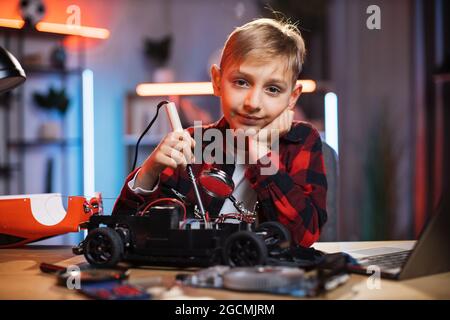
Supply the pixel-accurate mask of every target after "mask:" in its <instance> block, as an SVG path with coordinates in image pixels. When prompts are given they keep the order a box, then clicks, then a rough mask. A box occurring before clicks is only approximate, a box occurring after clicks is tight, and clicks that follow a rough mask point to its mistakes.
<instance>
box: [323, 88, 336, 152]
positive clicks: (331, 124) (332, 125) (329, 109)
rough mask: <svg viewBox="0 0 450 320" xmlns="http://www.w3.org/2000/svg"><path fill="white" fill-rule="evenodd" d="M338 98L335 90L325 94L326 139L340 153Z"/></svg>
mask: <svg viewBox="0 0 450 320" xmlns="http://www.w3.org/2000/svg"><path fill="white" fill-rule="evenodd" d="M338 128H339V127H338V99H337V95H336V94H335V93H333V92H328V93H327V94H326V95H325V141H326V142H327V143H328V144H329V145H330V146H331V147H332V148H333V149H334V150H335V151H336V153H338V154H339V143H338V142H339V141H338Z"/></svg>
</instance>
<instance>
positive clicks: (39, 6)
mask: <svg viewBox="0 0 450 320" xmlns="http://www.w3.org/2000/svg"><path fill="white" fill-rule="evenodd" d="M19 8H20V14H21V16H22V19H23V20H24V21H25V24H26V25H28V26H32V27H34V26H35V25H36V23H38V22H39V21H41V20H42V18H43V17H44V15H45V6H44V3H43V2H42V0H21V1H20V4H19Z"/></svg>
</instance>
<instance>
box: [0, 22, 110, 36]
mask: <svg viewBox="0 0 450 320" xmlns="http://www.w3.org/2000/svg"><path fill="white" fill-rule="evenodd" d="M24 24H25V22H24V21H23V20H20V19H3V18H0V27H6V28H13V29H22V27H23V25H24ZM36 30H38V31H41V32H52V33H59V34H67V35H74V36H82V37H86V38H96V39H108V38H109V30H108V29H103V28H93V27H84V26H73V25H67V24H62V23H52V22H39V23H38V24H37V25H36Z"/></svg>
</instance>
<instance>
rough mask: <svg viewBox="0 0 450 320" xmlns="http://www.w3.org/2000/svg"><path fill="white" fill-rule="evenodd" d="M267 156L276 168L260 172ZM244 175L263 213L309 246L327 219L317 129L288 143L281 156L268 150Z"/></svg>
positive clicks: (300, 242)
mask: <svg viewBox="0 0 450 320" xmlns="http://www.w3.org/2000/svg"><path fill="white" fill-rule="evenodd" d="M269 160H270V161H271V162H270V163H271V164H272V163H275V164H276V165H277V169H278V170H277V171H276V173H274V174H269V175H263V174H261V172H262V171H261V168H262V167H264V166H263V164H267V163H269V162H268V161H269ZM265 167H267V166H265ZM245 176H246V178H247V179H248V180H249V181H250V183H251V185H252V188H253V189H254V190H255V191H256V193H257V194H258V200H259V201H260V205H261V206H260V207H261V210H262V213H263V214H264V216H265V217H266V218H267V219H269V220H272V221H279V222H281V223H282V224H284V225H285V226H286V227H287V228H288V229H289V230H290V232H291V235H292V237H293V241H294V242H295V243H297V244H299V245H301V246H304V247H309V246H311V245H312V244H313V243H314V242H315V241H317V240H318V239H319V235H320V229H321V228H322V226H323V225H324V223H325V222H326V220H327V212H326V192H327V180H326V175H325V167H324V161H323V156H322V141H321V139H320V135H319V133H318V132H317V130H315V129H313V128H311V130H309V133H308V135H307V136H306V138H305V139H304V142H303V143H290V144H289V145H288V146H287V151H286V154H285V155H283V156H282V157H280V155H278V154H276V153H275V152H274V151H271V152H270V153H269V154H267V155H266V156H265V157H263V158H261V159H260V160H259V161H258V162H257V163H256V164H251V165H249V166H248V167H247V169H246V173H245Z"/></svg>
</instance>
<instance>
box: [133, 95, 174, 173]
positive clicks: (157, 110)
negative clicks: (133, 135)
mask: <svg viewBox="0 0 450 320" xmlns="http://www.w3.org/2000/svg"><path fill="white" fill-rule="evenodd" d="M166 103H169V101H166V100H164V101H161V102H160V103H158V105H157V106H156V114H155V116H154V117H153V119H152V121H150V123H149V124H148V126H147V128H145V130H144V132H142V134H141V136H140V137H139V139H138V141H137V142H136V148H135V150H134V161H133V169H132V170H131V171H134V169H135V168H136V162H137V157H138V149H139V143H140V142H141V140H142V138H143V137H144V136H145V134H146V133H147V132H148V130H150V128H151V127H152V125H153V123H154V122H155V120H156V118H157V117H158V113H159V109H161V107H162V106H163V105H165V104H166Z"/></svg>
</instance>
